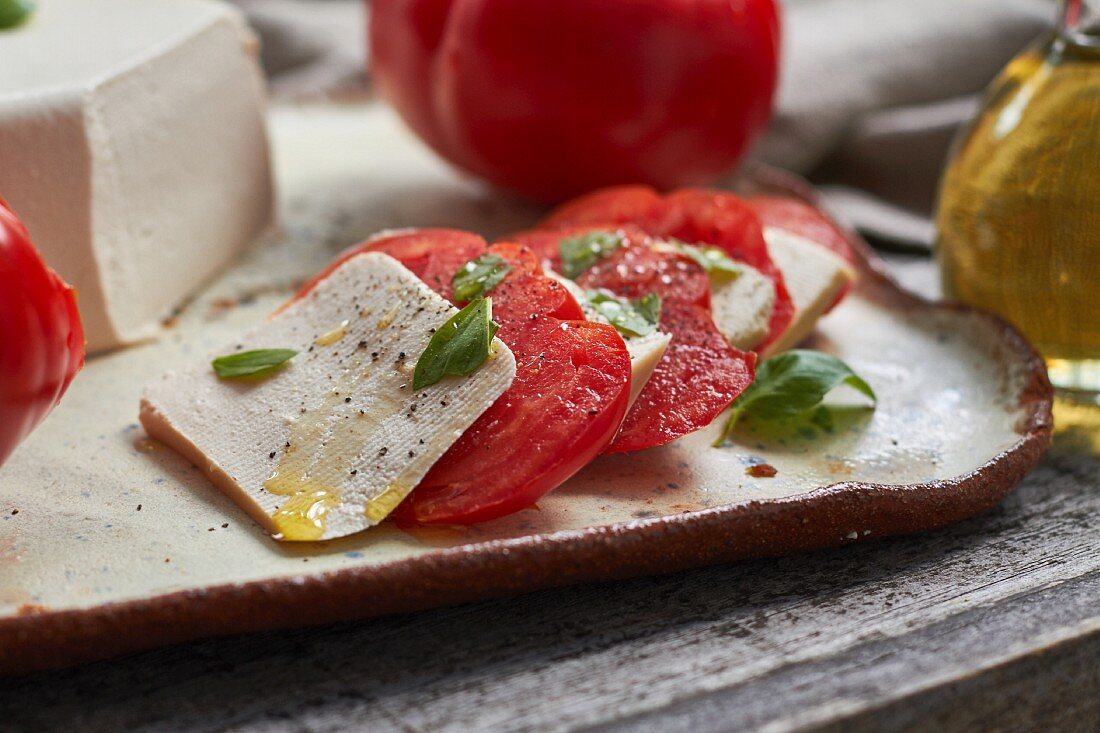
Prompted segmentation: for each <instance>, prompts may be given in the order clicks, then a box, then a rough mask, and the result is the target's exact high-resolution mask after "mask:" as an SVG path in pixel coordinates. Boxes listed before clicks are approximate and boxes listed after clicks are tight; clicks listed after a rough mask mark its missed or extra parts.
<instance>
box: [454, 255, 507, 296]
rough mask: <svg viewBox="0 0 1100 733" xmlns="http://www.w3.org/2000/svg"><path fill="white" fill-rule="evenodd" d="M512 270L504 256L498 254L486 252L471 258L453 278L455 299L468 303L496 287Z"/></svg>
mask: <svg viewBox="0 0 1100 733" xmlns="http://www.w3.org/2000/svg"><path fill="white" fill-rule="evenodd" d="M511 271H512V267H511V265H508V264H506V263H505V262H504V258H503V257H501V256H500V255H498V254H492V253H490V252H486V253H485V254H483V255H481V256H480V257H478V258H476V259H473V260H470V261H469V262H467V263H466V264H465V265H463V266H462V267H460V268H458V272H456V273H455V276H454V277H453V278H452V279H451V286H452V287H453V288H454V295H455V300H456V301H458V302H459V303H466V302H468V301H471V300H473V299H474V298H480V297H481V296H483V295H485V293H487V292H489V291H490V290H492V289H493V288H494V287H496V286H497V284H499V283H500V281H501V280H503V279H504V276H505V275H507V274H508V273H509V272H511Z"/></svg>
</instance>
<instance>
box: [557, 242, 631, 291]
mask: <svg viewBox="0 0 1100 733" xmlns="http://www.w3.org/2000/svg"><path fill="white" fill-rule="evenodd" d="M622 246H623V238H622V237H621V236H620V235H619V234H617V233H615V232H602V231H600V232H588V233H587V234H582V235H580V236H579V237H567V238H565V239H563V240H561V242H559V243H558V253H559V254H560V255H561V272H562V274H563V275H565V276H566V277H567V278H569V279H570V280H576V279H577V278H578V277H580V276H581V275H583V274H584V271H585V270H587V269H588V268H589V267H592V265H594V264H596V263H597V262H599V261H600V260H601V259H603V258H604V257H607V256H608V255H609V254H611V253H612V252H614V251H615V250H617V249H618V248H619V247H622Z"/></svg>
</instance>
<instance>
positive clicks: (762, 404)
mask: <svg viewBox="0 0 1100 733" xmlns="http://www.w3.org/2000/svg"><path fill="white" fill-rule="evenodd" d="M842 384H847V385H849V386H851V387H854V388H855V389H857V390H859V391H860V392H861V393H863V394H864V395H866V396H867V397H870V398H871V402H872V405H873V404H874V403H877V401H878V399H877V398H876V397H875V393H874V390H872V389H871V385H869V384H867V382H866V381H864V380H863V378H862V377H860V376H859V375H858V374H856V373H855V372H854V371H852V368H851V367H849V366H848V365H847V364H845V363H844V362H842V361H841V360H840V359H837V358H836V357H835V356H829V355H828V354H824V353H822V352H820V351H809V350H805V349H796V350H794V351H788V352H786V353H783V354H779V355H778V356H773V357H772V358H771V359H768V360H767V361H765V362H763V363H762V364H760V366H758V367H757V369H756V379H755V380H754V381H753V383H752V384H750V385H749V388H748V389H746V390H745V391H744V392H742V393H741V396H740V397H738V398H737V400H736V401H734V403H733V407H732V412H731V413H730V416H729V418H728V419H727V420H726V426H725V428H724V429H723V431H722V436H721V437H720V438H719V439H718V440H717V441H716V442H715V446H719V445H722V444H723V443H725V442H726V441H727V440H728V439H729V437H730V434H731V433H732V431H733V428H734V426H735V425H737V422H738V421H739V420H740V419H741V418H742V417H745V416H746V415H751V416H752V417H753V418H754V419H758V420H783V419H786V418H792V417H795V416H798V415H800V414H802V413H804V412H806V411H807V410H810V409H812V408H813V407H816V406H817V405H819V404H820V403H821V401H822V400H824V399H825V395H827V394H828V393H829V392H830V391H832V390H833V388H834V387H839V386H840V385H842Z"/></svg>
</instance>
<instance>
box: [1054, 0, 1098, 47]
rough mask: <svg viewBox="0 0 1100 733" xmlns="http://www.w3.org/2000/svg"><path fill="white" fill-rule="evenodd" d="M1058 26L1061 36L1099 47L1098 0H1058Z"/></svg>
mask: <svg viewBox="0 0 1100 733" xmlns="http://www.w3.org/2000/svg"><path fill="white" fill-rule="evenodd" d="M1060 5H1061V11H1060V13H1059V16H1058V28H1059V32H1060V34H1061V35H1062V37H1063V38H1065V39H1066V40H1067V41H1069V42H1071V43H1075V44H1077V45H1080V46H1092V47H1098V48H1100V0H1060Z"/></svg>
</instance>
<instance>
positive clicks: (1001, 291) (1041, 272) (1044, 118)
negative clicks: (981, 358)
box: [936, 32, 1100, 392]
mask: <svg viewBox="0 0 1100 733" xmlns="http://www.w3.org/2000/svg"><path fill="white" fill-rule="evenodd" d="M936 225H937V256H938V258H939V262H940V267H941V271H942V274H943V284H944V290H945V293H946V294H947V296H948V297H950V298H953V299H956V300H961V301H963V302H967V303H972V304H974V305H978V306H980V307H983V308H986V309H988V310H991V311H993V312H995V313H998V314H1000V315H1002V316H1004V317H1005V318H1007V319H1008V320H1009V321H1010V322H1012V323H1013V324H1014V325H1015V326H1016V327H1017V328H1019V329H1020V330H1021V331H1022V332H1023V333H1024V334H1025V335H1026V336H1027V337H1028V338H1029V339H1030V340H1031V341H1032V343H1034V344H1035V345H1036V347H1037V348H1038V349H1039V351H1040V352H1042V353H1043V355H1044V356H1045V357H1046V358H1047V360H1048V364H1049V366H1050V371H1051V378H1052V380H1053V381H1054V382H1055V383H1056V384H1059V385H1060V386H1063V387H1066V388H1070V389H1078V390H1085V391H1092V392H1100V46H1096V47H1090V46H1089V45H1087V44H1079V43H1075V42H1073V41H1072V40H1071V39H1070V38H1069V37H1068V36H1067V35H1065V34H1064V33H1062V32H1056V33H1054V34H1052V35H1051V36H1050V37H1049V38H1047V39H1044V40H1042V41H1040V42H1038V43H1037V44H1035V45H1034V46H1033V47H1032V48H1030V49H1029V50H1027V51H1025V52H1024V53H1023V54H1021V55H1020V56H1018V57H1017V58H1016V59H1014V60H1013V61H1012V62H1011V63H1010V64H1009V65H1008V67H1007V68H1006V69H1005V70H1004V71H1003V72H1002V73H1001V75H1000V77H998V79H997V80H996V81H994V83H993V85H992V86H991V87H990V89H989V92H988V93H987V97H986V100H985V103H984V105H983V107H982V109H981V111H980V113H979V114H978V116H977V118H976V119H975V120H974V121H973V122H972V123H971V124H970V125H969V127H968V128H966V129H965V130H963V131H962V132H961V134H960V137H959V138H958V139H957V140H956V143H955V148H954V150H953V151H952V156H951V159H950V161H949V164H948V167H947V170H946V172H945V174H944V178H943V181H942V184H941V189H940V201H939V207H938V211H937V216H936Z"/></svg>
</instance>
